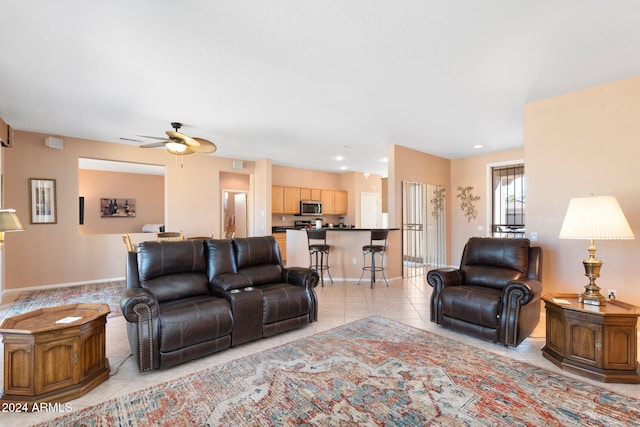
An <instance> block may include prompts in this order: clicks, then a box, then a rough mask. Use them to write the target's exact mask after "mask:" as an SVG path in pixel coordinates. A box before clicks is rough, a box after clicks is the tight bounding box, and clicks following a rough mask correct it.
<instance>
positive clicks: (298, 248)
mask: <svg viewBox="0 0 640 427" xmlns="http://www.w3.org/2000/svg"><path fill="white" fill-rule="evenodd" d="M326 230H327V244H328V245H330V246H331V250H330V253H329V266H330V267H331V269H330V270H329V271H330V272H331V277H333V279H334V280H356V281H357V280H358V279H360V275H361V274H362V267H363V266H364V258H363V256H362V247H363V246H364V245H368V244H369V242H370V237H371V229H369V228H326ZM286 234H287V244H286V253H287V255H286V257H287V267H308V266H309V250H308V246H307V231H306V230H304V229H288V230H286ZM370 257H371V256H370V255H367V265H369V262H370V259H371V258H370ZM384 266H385V275H386V276H387V279H388V280H389V281H390V280H392V279H395V278H399V277H401V276H402V246H401V239H400V230H399V229H398V228H389V236H388V237H387V251H386V253H385V255H384ZM369 278H370V273H369V272H368V271H367V272H365V275H364V277H363V279H362V280H363V281H366V282H367V283H368V282H369ZM327 279H328V277H327V276H326V275H325V285H326V284H328V283H330V281H329V280H327ZM379 280H380V281H381V283H382V284H383V285H384V280H383V279H382V276H380V277H379ZM378 283H380V282H378Z"/></svg>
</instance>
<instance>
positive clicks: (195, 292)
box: [140, 273, 209, 303]
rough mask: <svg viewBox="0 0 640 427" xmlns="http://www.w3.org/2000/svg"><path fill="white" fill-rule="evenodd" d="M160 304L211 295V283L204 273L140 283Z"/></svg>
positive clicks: (170, 275) (184, 274)
mask: <svg viewBox="0 0 640 427" xmlns="http://www.w3.org/2000/svg"><path fill="white" fill-rule="evenodd" d="M140 286H141V287H142V288H144V289H146V290H148V291H149V292H151V293H152V294H153V296H154V297H156V299H157V300H158V302H159V303H163V302H165V301H171V300H176V299H181V298H188V297H195V296H199V295H208V294H209V282H208V280H207V275H206V274H204V273H178V274H168V275H166V276H161V277H156V278H154V279H151V280H145V281H144V282H140Z"/></svg>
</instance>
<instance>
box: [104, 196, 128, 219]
mask: <svg viewBox="0 0 640 427" xmlns="http://www.w3.org/2000/svg"><path fill="white" fill-rule="evenodd" d="M100 216H101V217H103V218H111V217H126V218H131V217H134V216H136V200H135V199H112V198H109V199H107V198H102V199H100Z"/></svg>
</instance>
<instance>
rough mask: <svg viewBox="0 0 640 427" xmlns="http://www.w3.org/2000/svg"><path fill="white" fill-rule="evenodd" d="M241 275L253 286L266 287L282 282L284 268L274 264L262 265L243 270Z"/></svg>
mask: <svg viewBox="0 0 640 427" xmlns="http://www.w3.org/2000/svg"><path fill="white" fill-rule="evenodd" d="M239 273H240V274H242V275H243V276H245V277H247V278H248V279H249V280H250V281H251V284H252V285H264V284H267V283H278V282H281V281H282V268H280V266H279V265H274V264H262V265H254V266H251V267H246V268H242V269H240V271H239Z"/></svg>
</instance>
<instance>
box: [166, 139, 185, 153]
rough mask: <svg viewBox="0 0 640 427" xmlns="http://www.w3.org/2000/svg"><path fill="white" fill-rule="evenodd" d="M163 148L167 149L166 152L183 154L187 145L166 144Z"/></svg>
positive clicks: (179, 143)
mask: <svg viewBox="0 0 640 427" xmlns="http://www.w3.org/2000/svg"><path fill="white" fill-rule="evenodd" d="M165 146H166V147H167V150H169V151H172V152H176V153H184V152H185V151H187V145H186V144H183V143H181V142H175V141H172V142H167V143H166V144H165Z"/></svg>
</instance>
